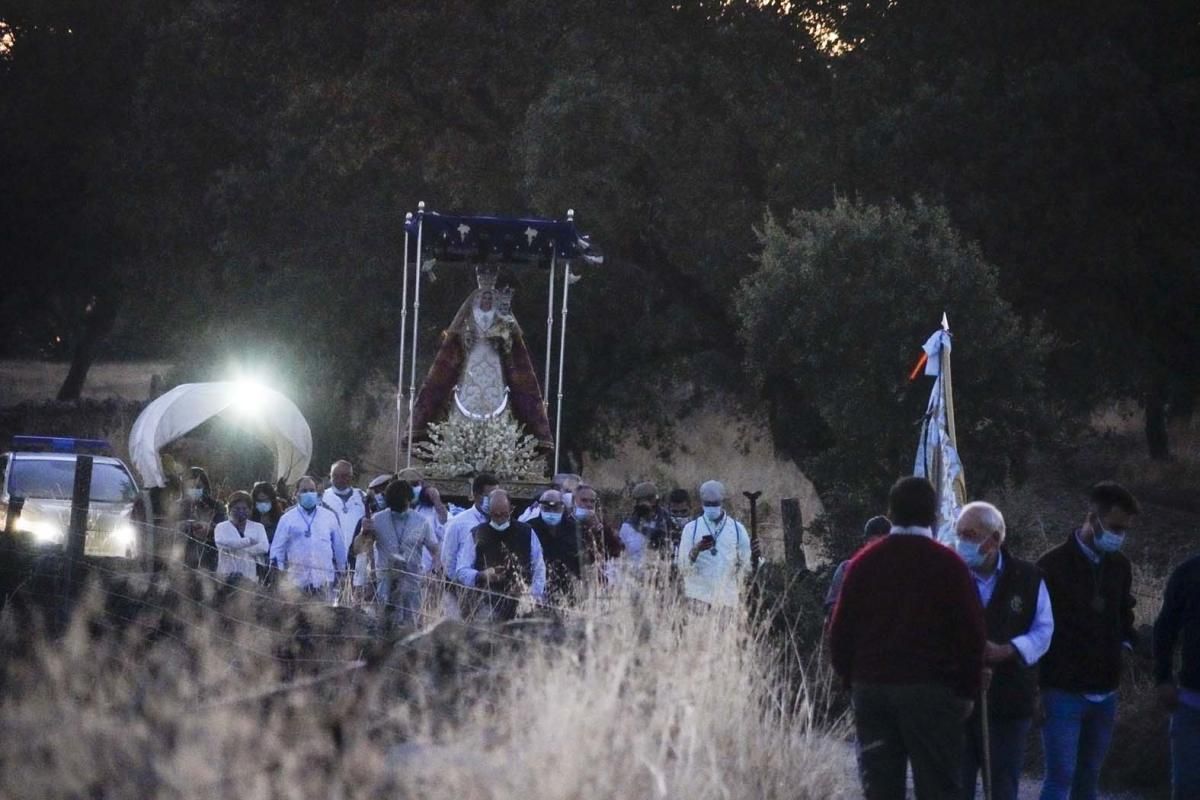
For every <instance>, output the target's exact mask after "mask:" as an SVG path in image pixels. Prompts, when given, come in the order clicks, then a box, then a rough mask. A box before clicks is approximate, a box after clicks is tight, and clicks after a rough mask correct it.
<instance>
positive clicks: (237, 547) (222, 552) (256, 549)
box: [213, 520, 268, 580]
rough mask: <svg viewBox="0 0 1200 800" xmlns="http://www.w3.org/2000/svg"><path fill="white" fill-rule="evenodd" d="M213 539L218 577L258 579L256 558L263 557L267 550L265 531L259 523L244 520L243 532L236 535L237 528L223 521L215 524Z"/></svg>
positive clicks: (227, 521)
mask: <svg viewBox="0 0 1200 800" xmlns="http://www.w3.org/2000/svg"><path fill="white" fill-rule="evenodd" d="M213 539H214V540H215V541H216V543H217V574H218V575H220V576H221V577H222V578H226V577H229V576H231V575H240V576H242V577H243V578H250V579H252V580H257V579H258V570H257V569H256V567H257V565H258V558H257V556H265V555H266V554H267V548H268V544H267V529H266V528H264V527H263V525H262V523H261V522H255V521H253V520H246V530H245V532H244V533H238V529H237V526H236V525H234V524H233V523H232V522H230V521H229V520H225V521H224V522H220V523H217V527H216V529H215V530H214V531H213Z"/></svg>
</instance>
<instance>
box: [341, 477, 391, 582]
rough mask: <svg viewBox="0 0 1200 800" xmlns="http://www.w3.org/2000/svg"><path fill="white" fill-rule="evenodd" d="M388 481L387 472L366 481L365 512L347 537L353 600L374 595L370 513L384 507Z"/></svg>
mask: <svg viewBox="0 0 1200 800" xmlns="http://www.w3.org/2000/svg"><path fill="white" fill-rule="evenodd" d="M391 482H392V476H391V475H376V476H375V477H374V478H372V479H371V482H370V483H368V484H367V495H366V505H367V510H368V512H369V513H368V514H366V515H365V516H364V517H363V518H362V519H360V520H359V521H358V527H356V528H355V529H354V538H353V539H351V540H350V555H349V558H348V560H347V563H348V564H349V565H350V570H351V578H350V586H351V588H352V593H353V596H354V600H355V602H359V603H361V602H365V601H367V600H371V599H373V598H374V597H375V591H374V587H375V524H374V522H372V520H371V515H372V514H375V513H377V512H380V511H385V510H387V507H388V505H387V496H386V494H385V493H386V491H387V487H388V484H389V483H391Z"/></svg>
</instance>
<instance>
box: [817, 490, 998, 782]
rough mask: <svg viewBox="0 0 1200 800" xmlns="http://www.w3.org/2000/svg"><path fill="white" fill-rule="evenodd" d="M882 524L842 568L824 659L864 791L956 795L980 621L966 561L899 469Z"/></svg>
mask: <svg viewBox="0 0 1200 800" xmlns="http://www.w3.org/2000/svg"><path fill="white" fill-rule="evenodd" d="M888 505H889V507H890V510H889V512H888V516H889V517H890V518H891V520H892V523H893V527H892V530H891V533H889V534H888V535H887V536H886V537H884V538H883V539H882V540H881V541H879V542H877V543H875V544H873V545H871V546H870V547H867V548H866V549H864V550H862V551H861V552H860V553H859V554H858V555H856V556H855V557H854V558H853V559H852V560H851V561H850V564H849V566H848V567H847V569H846V576H845V580H844V582H843V584H842V593H841V597H840V598H839V600H838V603H837V606H836V607H835V608H834V612H833V623H832V625H831V627H830V647H831V649H832V654H833V668H834V670H835V671H836V672H837V674H838V675H839V676H840V677H841V678H842V680H844V681H846V683H848V684H849V685H850V688H851V700H852V703H853V706H854V726H855V730H856V732H857V735H858V768H859V775H860V777H861V779H862V784H863V795H864V796H865V797H866V798H867V800H892V798H895V799H896V800H902V798H904V796H905V772H906V770H905V767H906V765H907V764H908V762H911V763H912V771H913V783H914V786H915V788H916V792H917V797H918V798H919V800H926V799H927V798H955V800H957V798H959V797H960V796H961V794H962V785H961V784H962V757H963V746H964V741H963V720H965V719H966V718H967V717H968V716H969V715H970V713H971V711H972V709H973V708H974V702H973V701H974V698H975V696H976V695H977V694H978V693H979V690H980V680H981V677H982V673H983V649H984V642H985V641H986V637H987V629H986V626H985V623H984V618H983V609H982V607H981V606H980V603H979V593H978V592H977V591H976V589H975V584H974V581H973V580H972V579H971V575H970V572H969V571H968V570H967V566H966V565H965V564H964V563H963V562H962V559H960V558H959V557H958V555H957V554H956V553H955V552H954V551H953V550H951V549H949V548H948V547H944V546H943V545H941V544H938V543H937V542H936V541H934V539H933V533H932V529H933V526H934V524H935V523H936V521H937V494H936V492H935V491H934V489H933V486H932V485H930V483H929V481H927V480H925V479H923V478H903V479H901V480H900V481H898V482H897V483H896V485H895V486H893V487H892V490H891V494H890V495H889V497H888Z"/></svg>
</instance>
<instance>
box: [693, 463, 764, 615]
mask: <svg viewBox="0 0 1200 800" xmlns="http://www.w3.org/2000/svg"><path fill="white" fill-rule="evenodd" d="M700 502H701V503H702V504H703V506H704V513H703V514H701V515H700V517H698V518H697V519H694V520H692V521H691V522H689V523H688V524H687V525H685V526H684V528H683V532H682V533H681V534H680V538H679V549H678V551H677V553H676V565H677V566H678V568H679V574H680V575H681V576H683V594H684V596H685V597H687V598H688V599H690V600H693V601H696V602H697V603H702V604H704V605H706V606H710V607H723V608H733V607H736V606H737V605H738V602H739V597H740V595H739V588H740V586H741V579H742V576H743V575H744V574H746V573H747V572H748V571H749V569H750V566H751V561H750V535H749V534H748V533H746V528H745V526H743V525H742V523H740V522H738V521H737V520H736V519H734V518H733V517H731V516H729V514H727V513H726V512H725V506H724V503H725V486H724V485H722V484H721V483H720V482H719V481H706V482H705V483H704V484H702V485H701V486H700Z"/></svg>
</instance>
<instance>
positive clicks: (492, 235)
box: [405, 211, 604, 267]
mask: <svg viewBox="0 0 1200 800" xmlns="http://www.w3.org/2000/svg"><path fill="white" fill-rule="evenodd" d="M418 227H420V228H421V229H422V234H423V235H422V238H423V245H422V247H423V249H424V250H425V253H424V257H426V258H428V257H432V258H436V259H437V260H438V261H475V262H478V261H502V262H507V263H513V264H531V265H536V266H544V267H548V266H549V265H550V262H551V260H552V257H553V256H557V257H558V258H559V259H565V260H575V259H582V260H583V261H585V262H587V263H589V264H601V263H603V262H604V257H603V256H602V255H601V254H600V253H599V252H598V251H597V249H596V248H595V247H594V246H593V245H592V242H591V240H590V238H589V237H588V236H587V235H585V234H582V233H580V232H579V230H578V229H577V228H576V227H575V220H574V218H573V217H572V216H571V215H570V214H568V216H567V219H564V220H559V219H536V218H521V217H494V216H480V215H459V214H439V213H437V212H436V211H426V212H424V213H423V214H421V215H414V216H413V217H412V219H409V220H406V221H405V231H406V232H408V234H409V248H410V251H409V256H410V258H415V257H416V242H417V231H418Z"/></svg>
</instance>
